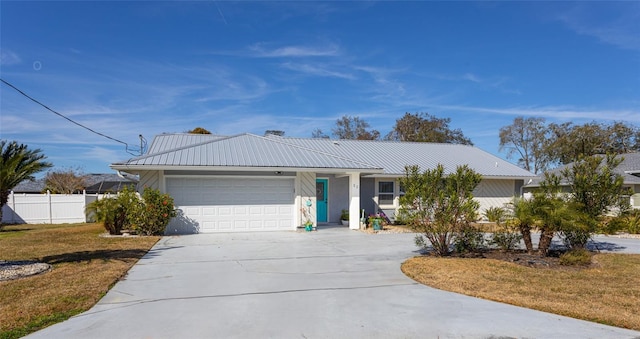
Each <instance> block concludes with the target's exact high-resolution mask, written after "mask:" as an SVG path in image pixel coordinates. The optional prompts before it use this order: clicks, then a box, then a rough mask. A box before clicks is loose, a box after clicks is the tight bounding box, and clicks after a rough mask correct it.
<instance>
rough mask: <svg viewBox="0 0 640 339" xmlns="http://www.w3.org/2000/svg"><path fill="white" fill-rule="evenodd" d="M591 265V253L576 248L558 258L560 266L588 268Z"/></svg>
mask: <svg viewBox="0 0 640 339" xmlns="http://www.w3.org/2000/svg"><path fill="white" fill-rule="evenodd" d="M590 264H591V252H589V251H588V250H586V249H584V248H576V249H573V250H571V251H569V252H566V253H564V254H562V255H561V256H560V265H567V266H588V265H590Z"/></svg>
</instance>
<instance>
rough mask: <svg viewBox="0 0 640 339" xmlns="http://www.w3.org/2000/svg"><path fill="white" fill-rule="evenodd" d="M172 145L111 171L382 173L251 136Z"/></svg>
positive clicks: (333, 156)
mask: <svg viewBox="0 0 640 339" xmlns="http://www.w3.org/2000/svg"><path fill="white" fill-rule="evenodd" d="M168 140H169V139H168V138H161V141H162V142H163V143H164V142H166V141H168ZM173 141H174V143H173V144H170V143H165V146H164V147H166V149H165V150H164V151H162V152H157V153H151V152H149V153H147V154H146V155H143V156H141V157H137V158H133V159H130V160H129V161H127V162H123V163H116V164H113V165H112V167H113V168H116V169H126V168H127V167H139V166H153V167H158V166H167V167H190V166H197V167H234V168H237V167H260V168H335V169H345V170H349V169H354V170H372V171H373V172H380V171H381V170H382V169H381V168H380V167H377V166H375V165H372V164H370V163H367V162H364V161H358V160H354V159H349V158H345V157H341V156H339V155H336V154H330V153H325V152H322V151H319V150H316V149H310V148H305V147H303V146H299V145H294V144H291V143H287V142H286V141H285V139H280V138H273V137H261V136H257V135H253V134H241V135H236V136H232V137H224V138H214V139H211V140H209V141H206V142H199V143H196V144H194V145H184V144H182V143H181V142H182V141H183V140H182V139H180V138H174V139H173ZM200 141H201V140H200ZM154 142H155V139H154ZM151 149H154V150H158V149H160V147H157V145H152V147H151V148H150V150H151Z"/></svg>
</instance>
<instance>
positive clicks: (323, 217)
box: [316, 179, 329, 222]
mask: <svg viewBox="0 0 640 339" xmlns="http://www.w3.org/2000/svg"><path fill="white" fill-rule="evenodd" d="M328 184H329V180H328V179H316V214H317V215H318V222H327V196H328V194H327V186H328Z"/></svg>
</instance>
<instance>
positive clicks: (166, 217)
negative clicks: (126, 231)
mask: <svg viewBox="0 0 640 339" xmlns="http://www.w3.org/2000/svg"><path fill="white" fill-rule="evenodd" d="M135 206H136V207H135V209H134V210H133V211H132V213H131V215H130V221H131V227H132V229H133V230H135V231H136V232H137V233H138V234H142V235H162V234H164V232H165V229H166V228H167V225H168V224H169V221H171V218H173V217H175V216H176V210H175V207H174V205H173V198H172V197H171V196H170V195H169V194H166V193H165V194H162V193H160V191H159V190H157V189H153V188H149V187H146V188H145V189H144V191H143V192H142V200H141V201H140V202H139V203H138V204H137V205H135Z"/></svg>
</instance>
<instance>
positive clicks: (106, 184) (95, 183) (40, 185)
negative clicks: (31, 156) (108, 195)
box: [12, 173, 137, 194]
mask: <svg viewBox="0 0 640 339" xmlns="http://www.w3.org/2000/svg"><path fill="white" fill-rule="evenodd" d="M85 177H86V184H87V187H86V188H85V191H86V192H87V193H91V194H93V193H104V192H118V191H120V189H122V188H123V187H124V186H127V185H132V184H133V185H135V184H136V183H137V180H135V179H131V178H122V177H120V176H118V175H117V174H110V173H91V174H87V175H85ZM45 186H46V183H45V178H40V179H37V180H33V181H31V180H25V181H23V182H21V183H19V184H18V185H17V186H16V187H14V188H13V189H12V191H13V192H14V193H42V192H43V191H44V188H45Z"/></svg>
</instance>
